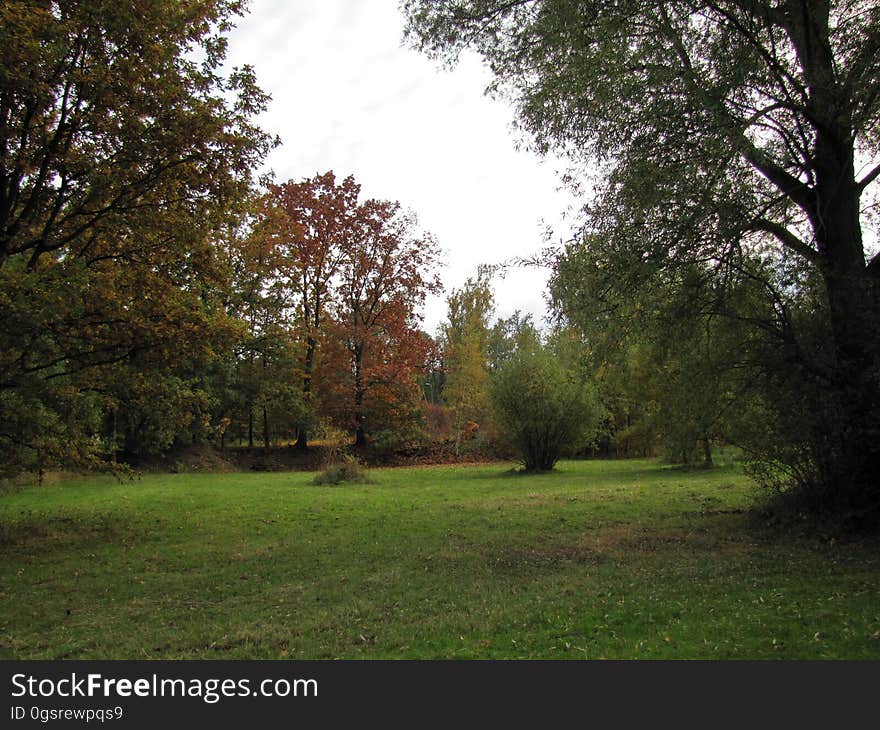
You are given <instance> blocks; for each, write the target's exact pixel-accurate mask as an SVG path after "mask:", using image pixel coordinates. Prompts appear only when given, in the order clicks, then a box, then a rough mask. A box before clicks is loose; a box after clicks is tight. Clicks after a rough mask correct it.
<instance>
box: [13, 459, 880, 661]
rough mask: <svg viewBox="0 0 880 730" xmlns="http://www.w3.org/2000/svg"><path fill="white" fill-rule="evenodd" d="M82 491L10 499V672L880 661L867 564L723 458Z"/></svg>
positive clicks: (159, 483)
mask: <svg viewBox="0 0 880 730" xmlns="http://www.w3.org/2000/svg"><path fill="white" fill-rule="evenodd" d="M373 475H374V477H375V479H376V483H375V484H365V485H356V486H341V487H327V486H324V487H318V486H313V485H311V484H310V483H309V482H310V480H311V478H312V476H313V475H311V474H308V473H235V474H170V475H148V476H144V477H142V478H140V479H137V480H135V481H132V482H127V483H123V484H119V483H117V482H115V481H114V480H112V479H110V478H109V477H91V478H83V479H79V480H72V481H66V482H63V483H59V484H55V485H48V486H42V487H28V488H24V489H20V490H18V491H7V492H6V493H5V494H2V495H0V550H2V558H0V657H6V658H33V659H37V658H40V659H42V658H52V659H58V658H69V659H73V658H76V659H88V658H119V659H138V658H150V659H153V658H156V659H158V658H163V659H178V658H181V659H182V658H289V659H322V658H334V657H342V658H447V657H449V658H468V659H470V658H475V659H476V658H479V659H482V658H562V659H582V658H589V659H593V658H602V657H607V658H708V659H715V658H792V657H797V658H860V659H880V638H878V637H880V550H878V548H877V545H876V543H873V544H870V543H850V544H839V543H835V542H833V541H828V540H822V539H818V538H815V537H812V538H808V537H804V536H798V535H797V534H794V533H792V532H786V533H780V532H779V531H778V530H773V529H771V528H769V527H767V526H766V525H762V524H761V523H760V522H759V521H756V520H755V519H754V518H753V517H752V516H751V515H750V514H749V513H748V512H747V511H746V508H747V507H748V506H749V505H750V504H752V503H753V500H754V488H753V487H752V486H751V484H750V482H749V481H748V480H747V478H746V477H745V476H744V475H743V474H742V473H741V472H740V471H739V470H738V468H737V467H736V466H735V465H729V466H726V467H722V468H718V469H715V470H711V471H684V470H680V469H675V468H671V467H668V466H663V465H661V464H659V463H657V462H653V461H582V462H563V463H562V464H560V465H559V467H558V469H557V470H556V471H555V472H553V473H549V474H544V475H539V476H529V477H526V476H521V475H518V474H515V473H513V472H511V471H510V470H509V466H505V465H485V466H456V467H428V468H400V469H387V470H375V471H374V472H373Z"/></svg>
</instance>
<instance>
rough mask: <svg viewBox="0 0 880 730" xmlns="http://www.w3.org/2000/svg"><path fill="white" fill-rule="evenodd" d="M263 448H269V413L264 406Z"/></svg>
mask: <svg viewBox="0 0 880 730" xmlns="http://www.w3.org/2000/svg"><path fill="white" fill-rule="evenodd" d="M263 446H265V447H266V449H268V448H269V411H268V410H267V409H266V406H263Z"/></svg>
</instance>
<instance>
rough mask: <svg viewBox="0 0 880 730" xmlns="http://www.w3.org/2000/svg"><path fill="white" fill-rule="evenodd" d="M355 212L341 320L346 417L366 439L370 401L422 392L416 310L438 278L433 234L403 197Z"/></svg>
mask: <svg viewBox="0 0 880 730" xmlns="http://www.w3.org/2000/svg"><path fill="white" fill-rule="evenodd" d="M357 217H358V236H357V237H356V238H355V240H354V241H353V246H352V249H351V250H350V252H348V255H347V256H346V257H345V259H344V260H343V262H342V264H341V267H340V282H339V299H338V303H337V308H336V323H337V333H338V338H339V340H340V341H341V342H342V343H344V347H345V352H346V353H347V355H348V372H349V373H350V387H349V388H348V392H349V396H350V397H349V399H348V404H349V405H348V407H349V408H350V410H349V414H348V418H347V420H348V422H349V423H350V424H351V425H352V426H353V427H354V431H355V444H356V445H358V446H363V445H365V444H366V436H367V411H368V410H369V409H370V408H371V407H372V408H375V407H376V406H377V405H381V404H385V405H387V404H389V403H402V402H405V401H406V400H408V399H409V397H417V390H418V388H417V383H416V376H417V374H418V371H419V370H422V369H423V368H424V366H425V361H426V354H427V345H428V343H427V341H426V340H425V339H424V337H423V336H422V333H421V330H420V329H419V327H418V325H419V315H418V309H419V307H421V305H422V304H423V303H424V301H425V298H426V296H427V295H428V294H429V293H432V292H437V291H439V289H440V282H439V279H438V278H437V276H436V274H435V273H434V269H435V267H436V266H437V261H438V252H437V247H436V243H435V242H434V239H433V238H432V236H431V235H430V234H428V233H424V232H421V231H420V230H419V227H418V222H417V220H416V218H415V216H414V215H413V214H411V213H404V212H402V211H401V209H400V204H399V203H395V202H390V201H382V200H374V199H370V200H366V201H364V202H363V203H362V204H360V206H359V207H358V212H357ZM413 385H416V388H415V391H413V389H412V387H411V386H413ZM401 387H403V388H404V390H405V393H401V390H400V389H401ZM410 391H413V392H412V393H410ZM402 395H406V397H404V398H402V399H401V396H402ZM371 399H372V401H373V403H372V404H371V403H370V400H371Z"/></svg>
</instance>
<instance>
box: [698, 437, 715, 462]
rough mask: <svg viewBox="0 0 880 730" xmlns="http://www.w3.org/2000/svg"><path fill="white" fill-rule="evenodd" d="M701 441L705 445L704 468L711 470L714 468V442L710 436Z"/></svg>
mask: <svg viewBox="0 0 880 730" xmlns="http://www.w3.org/2000/svg"><path fill="white" fill-rule="evenodd" d="M700 441H701V442H702V443H703V466H704V467H706V468H707V469H710V468H711V467H712V442H711V441H710V440H709V437H708V436H704V437H703V438H702V439H700Z"/></svg>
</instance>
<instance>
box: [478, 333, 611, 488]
mask: <svg viewBox="0 0 880 730" xmlns="http://www.w3.org/2000/svg"><path fill="white" fill-rule="evenodd" d="M490 395H491V400H492V406H493V408H494V410H495V416H496V418H497V420H498V424H499V426H500V428H501V431H502V433H503V434H504V436H505V437H506V439H507V440H508V441H509V442H510V445H511V446H513V447H514V448H515V449H516V450H517V451H518V453H519V454H520V459H521V461H522V463H523V464H524V466H525V469H526V471H549V470H550V469H552V468H553V467H554V465H555V464H556V462H557V461H558V460H559V458H560V456H562V454H563V453H565V452H566V451H569V452H570V451H574V450H577V449H578V448H581V447H583V446H584V445H585V444H586V442H587V441H588V440H589V439H590V438H591V436H592V435H593V432H594V431H595V428H596V424H597V423H598V420H599V414H600V408H599V405H598V401H597V398H596V395H595V392H594V390H593V388H592V387H591V386H590V385H589V384H588V383H585V382H583V380H581V379H580V378H578V377H577V376H576V375H575V374H574V373H572V372H570V371H568V370H566V368H565V367H564V366H563V365H562V364H561V363H560V362H559V360H558V359H557V358H556V357H555V356H554V354H553V353H551V352H549V351H548V350H547V349H546V348H544V347H541V346H540V345H538V344H535V345H533V346H531V347H529V348H528V349H524V350H520V351H519V352H517V353H516V354H515V355H514V356H513V357H511V358H510V360H508V361H507V362H506V363H505V364H504V365H503V366H502V367H501V369H500V370H499V371H498V372H497V373H496V374H495V376H494V378H493V381H492V384H491V391H490Z"/></svg>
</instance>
